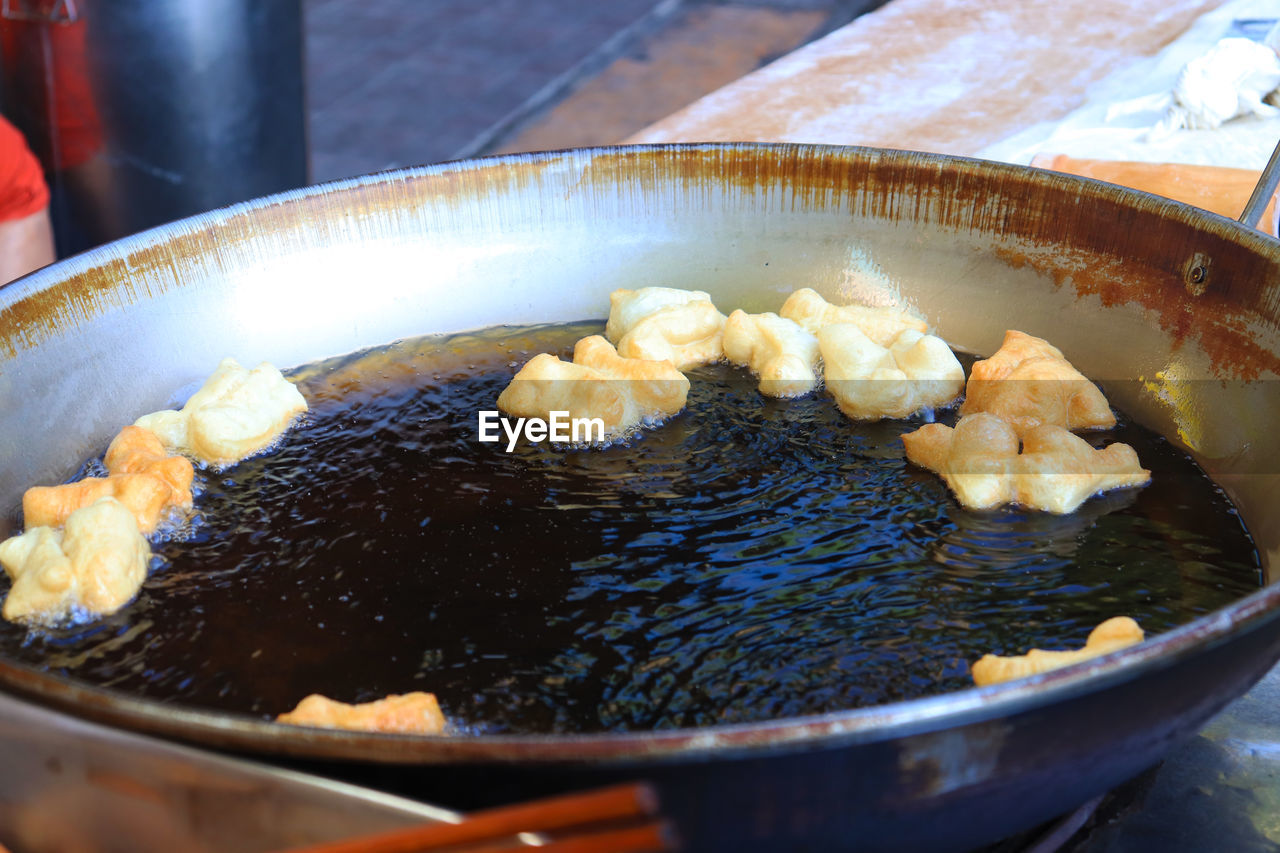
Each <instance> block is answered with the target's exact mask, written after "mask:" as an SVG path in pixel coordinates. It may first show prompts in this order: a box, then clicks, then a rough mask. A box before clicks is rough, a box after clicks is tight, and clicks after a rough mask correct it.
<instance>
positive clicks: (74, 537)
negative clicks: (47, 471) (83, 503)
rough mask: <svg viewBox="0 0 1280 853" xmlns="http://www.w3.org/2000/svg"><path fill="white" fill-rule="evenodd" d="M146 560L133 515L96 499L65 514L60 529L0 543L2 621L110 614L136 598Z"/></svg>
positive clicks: (45, 529)
mask: <svg viewBox="0 0 1280 853" xmlns="http://www.w3.org/2000/svg"><path fill="white" fill-rule="evenodd" d="M150 559H151V549H150V547H149V546H148V545H147V540H146V539H144V538H143V537H142V534H141V533H139V532H138V525H137V522H136V521H135V520H134V518H133V514H132V513H131V512H130V511H129V510H128V509H126V508H125V506H124V505H123V504H122V503H120V502H119V501H117V500H115V499H114V498H109V497H108V498H101V499H99V500H97V501H95V502H94V503H93V504H91V505H90V506H87V507H83V508H81V509H77V510H76V511H75V512H73V513H71V515H70V516H69V517H68V518H67V523H66V528H65V529H64V530H54V529H53V528H50V527H33V528H30V529H29V530H27V532H25V533H23V534H22V535H21V536H14V537H11V538H9V539H6V540H5V541H4V542H0V566H3V567H4V570H5V572H7V573H8V575H9V577H10V578H11V579H12V580H13V586H12V588H10V590H9V594H8V596H7V597H6V598H5V601H4V609H3V611H2V612H3V615H4V618H5V619H8V620H9V621H11V622H25V623H30V624H37V625H53V624H56V623H58V622H62V621H64V620H66V619H67V618H68V617H69V616H71V615H72V614H73V613H74V612H75V611H76V610H83V611H86V612H88V613H93V614H98V615H105V614H109V613H114V612H115V611H117V610H119V609H120V608H121V607H123V606H124V605H125V604H126V603H128V602H129V601H130V600H131V599H132V598H133V597H134V596H135V595H137V593H138V589H139V587H141V586H142V581H143V580H144V579H145V578H146V576H147V563H148V562H149V561H150Z"/></svg>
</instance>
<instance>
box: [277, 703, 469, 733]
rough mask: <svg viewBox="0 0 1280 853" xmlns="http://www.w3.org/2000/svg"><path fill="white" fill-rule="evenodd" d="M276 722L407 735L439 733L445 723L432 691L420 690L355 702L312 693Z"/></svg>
mask: <svg viewBox="0 0 1280 853" xmlns="http://www.w3.org/2000/svg"><path fill="white" fill-rule="evenodd" d="M276 721H277V722H281V723H291V724H292V725H295V726H317V727H319V728H326V729H348V730H351V731H364V732H388V733H391V734H409V735H438V734H440V733H441V732H443V731H444V726H445V719H444V714H443V713H441V711H440V704H439V703H438V702H437V701H436V697H435V694H433V693H422V692H414V693H405V694H402V695H396V694H392V695H391V696H388V697H386V698H385V699H378V700H377V701H375V702H363V703H361V704H358V705H348V704H347V703H345V702H338V701H336V700H333V699H330V698H328V697H327V696H321V695H320V694H319V693H312V694H311V695H310V696H308V697H307V698H305V699H303V700H302V701H301V702H299V703H298V707H296V708H294V709H293V710H292V711H288V712H287V713H284V714H281V715H280V716H278V717H276Z"/></svg>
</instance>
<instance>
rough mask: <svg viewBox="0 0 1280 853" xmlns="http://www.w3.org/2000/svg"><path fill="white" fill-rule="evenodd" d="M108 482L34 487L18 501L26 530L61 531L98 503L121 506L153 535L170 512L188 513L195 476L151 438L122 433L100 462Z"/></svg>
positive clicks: (134, 431)
mask: <svg viewBox="0 0 1280 853" xmlns="http://www.w3.org/2000/svg"><path fill="white" fill-rule="evenodd" d="M103 462H104V463H105V465H106V467H107V472H108V473H109V475H110V476H107V477H86V478H84V479H83V480H77V481H76V482H74V483H64V484H63V485H61V486H33V487H31V488H30V489H27V491H26V493H25V494H23V496H22V517H23V520H24V521H25V523H26V526H27V527H28V528H30V527H61V526H62V525H63V524H65V523H66V521H67V517H68V516H70V515H71V513H73V512H75V511H76V510H77V509H79V508H81V507H84V506H88V505H89V504H91V503H93V502H94V501H96V500H98V499H99V498H104V497H111V498H115V499H116V500H117V501H119V502H120V503H122V504H123V505H124V506H125V507H126V508H127V509H128V510H129V511H130V512H131V513H133V517H134V519H135V520H136V521H137V523H138V529H139V530H141V531H142V532H143V533H152V532H154V531H155V529H156V525H158V524H159V523H160V520H161V519H162V518H163V517H164V515H165V514H166V513H167V512H168V511H169V510H170V509H175V508H176V509H183V510H185V509H190V508H191V481H192V478H193V477H194V475H195V470H194V468H193V467H192V465H191V462H190V461H189V460H187V459H185V458H183V457H182V456H170V455H169V454H168V453H166V452H165V449H164V445H163V444H162V443H161V441H160V439H159V438H158V437H157V436H156V435H155V433H153V432H151V431H150V430H146V429H143V428H141V427H136V426H127V427H125V428H124V429H122V430H121V431H120V433H119V435H117V436H116V437H115V438H114V439H113V440H112V442H111V445H110V446H109V447H108V448H107V454H106V456H105V457H104V459H103Z"/></svg>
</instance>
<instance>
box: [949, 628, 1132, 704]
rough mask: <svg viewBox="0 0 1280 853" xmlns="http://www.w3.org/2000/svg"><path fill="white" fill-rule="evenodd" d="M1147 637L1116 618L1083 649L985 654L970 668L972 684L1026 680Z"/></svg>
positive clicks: (1096, 631) (1099, 655)
mask: <svg viewBox="0 0 1280 853" xmlns="http://www.w3.org/2000/svg"><path fill="white" fill-rule="evenodd" d="M1143 637H1144V634H1143V632H1142V629H1141V628H1140V627H1138V623H1137V622H1135V621H1133V619H1131V618H1129V617H1128V616H1115V617H1113V618H1111V619H1108V620H1107V621H1105V622H1103V623H1101V624H1100V625H1098V626H1097V627H1096V628H1094V629H1093V630H1092V631H1091V632H1090V633H1089V638H1088V640H1086V641H1085V644H1084V648H1081V649H1073V650H1071V651H1062V652H1046V651H1042V650H1041V649H1032V650H1031V651H1029V652H1027V653H1026V654H1025V655H1019V656H1016V657H1000V656H998V655H983V656H982V659H981V660H979V661H978V662H977V663H975V664H974V665H973V667H972V669H971V672H972V674H973V681H974V683H975V684H977V685H978V686H979V687H983V686H986V685H988V684H999V683H1000V682H1002V681H1012V680H1013V679H1015V678H1026V677H1027V676H1029V675H1035V674H1036V673H1038V672H1047V671H1048V670H1051V669H1059V668H1061V667H1064V666H1070V665H1071V664H1073V663H1079V662H1080V661H1082V660H1088V659H1089V658H1096V657H1101V656H1102V655H1105V654H1109V653H1110V652H1114V651H1119V650H1120V649H1123V648H1126V647H1127V646H1132V645H1136V644H1138V643H1140V642H1142V639H1143Z"/></svg>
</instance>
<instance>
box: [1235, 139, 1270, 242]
mask: <svg viewBox="0 0 1280 853" xmlns="http://www.w3.org/2000/svg"><path fill="white" fill-rule="evenodd" d="M1278 184H1280V143H1277V144H1276V150H1274V151H1272V152H1271V159H1270V160H1268V161H1267V167H1266V168H1265V169H1263V170H1262V177H1260V178H1258V185H1257V186H1256V187H1254V188H1253V195H1251V196H1249V202H1248V204H1246V205H1245V206H1244V213H1242V214H1240V220H1239V221H1240V224H1241V225H1246V226H1248V227H1250V228H1256V227H1257V225H1258V220H1259V219H1261V218H1262V211H1263V210H1265V209H1266V207H1267V202H1269V201H1271V196H1272V195H1274V194H1275V191H1276V186H1277V185H1278Z"/></svg>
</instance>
